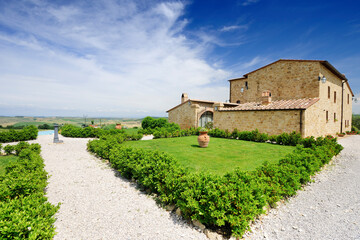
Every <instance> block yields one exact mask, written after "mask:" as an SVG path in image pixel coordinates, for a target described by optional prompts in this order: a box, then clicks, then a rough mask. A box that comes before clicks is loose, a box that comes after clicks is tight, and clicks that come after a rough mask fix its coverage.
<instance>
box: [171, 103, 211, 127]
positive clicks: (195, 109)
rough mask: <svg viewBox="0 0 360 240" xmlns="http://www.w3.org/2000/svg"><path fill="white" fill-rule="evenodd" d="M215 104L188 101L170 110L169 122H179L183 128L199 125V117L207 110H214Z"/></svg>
mask: <svg viewBox="0 0 360 240" xmlns="http://www.w3.org/2000/svg"><path fill="white" fill-rule="evenodd" d="M212 106H213V104H211V103H202V102H196V101H194V102H192V101H191V102H190V104H189V102H186V103H184V104H182V105H180V106H178V107H177V108H174V109H173V110H171V111H169V113H168V117H169V122H171V123H177V124H179V125H180V128H181V129H186V128H190V127H198V125H199V119H200V117H201V115H202V114H203V113H204V112H205V111H211V112H212V111H213V107H212Z"/></svg>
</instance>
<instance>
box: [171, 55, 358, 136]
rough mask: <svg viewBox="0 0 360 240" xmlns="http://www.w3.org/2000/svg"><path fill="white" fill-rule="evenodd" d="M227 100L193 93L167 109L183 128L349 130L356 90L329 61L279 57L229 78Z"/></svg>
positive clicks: (308, 132)
mask: <svg viewBox="0 0 360 240" xmlns="http://www.w3.org/2000/svg"><path fill="white" fill-rule="evenodd" d="M228 81H229V83H230V94H229V97H230V99H229V102H212V101H203V100H195V99H189V98H188V95H187V94H186V93H183V94H182V96H181V103H180V104H179V105H177V106H175V107H173V108H171V109H170V110H168V111H167V112H168V116H169V121H170V122H174V123H177V124H179V125H180V127H181V128H190V127H199V126H201V127H203V126H205V124H206V123H207V122H213V126H214V127H217V128H220V129H224V130H225V129H228V130H229V131H233V130H234V129H235V128H237V129H238V130H239V131H251V130H254V129H256V128H257V129H259V131H260V132H265V133H268V134H270V135H273V134H274V135H275V134H281V133H282V132H288V133H290V132H293V131H296V132H298V133H301V135H302V137H307V136H315V137H318V136H325V135H335V134H336V133H341V132H345V131H350V130H351V118H352V99H353V97H354V94H353V92H352V90H351V88H350V85H349V82H348V79H347V78H346V77H345V75H344V74H342V73H340V72H339V71H338V70H337V69H336V68H335V67H334V66H332V65H331V64H330V63H329V62H328V61H320V60H286V59H280V60H278V61H276V62H273V63H270V64H268V65H266V66H264V67H261V68H259V69H256V70H254V71H252V72H249V73H247V74H245V75H243V77H240V78H235V79H230V80H228Z"/></svg>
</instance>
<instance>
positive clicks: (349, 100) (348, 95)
mask: <svg viewBox="0 0 360 240" xmlns="http://www.w3.org/2000/svg"><path fill="white" fill-rule="evenodd" d="M349 103H350V95H349V94H348V104H349Z"/></svg>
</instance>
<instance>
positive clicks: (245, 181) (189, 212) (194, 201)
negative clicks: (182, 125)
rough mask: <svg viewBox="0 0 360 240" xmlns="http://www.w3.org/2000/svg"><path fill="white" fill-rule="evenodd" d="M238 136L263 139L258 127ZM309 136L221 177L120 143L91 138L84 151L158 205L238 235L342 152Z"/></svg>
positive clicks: (291, 137) (332, 142)
mask: <svg viewBox="0 0 360 240" xmlns="http://www.w3.org/2000/svg"><path fill="white" fill-rule="evenodd" d="M213 133H214V134H219V135H221V136H225V137H229V138H231V137H234V136H236V135H237V136H238V137H239V134H240V133H237V132H235V133H233V134H232V133H229V132H226V131H219V130H216V129H214V132H213ZM242 134H243V137H246V138H247V139H252V141H254V140H255V141H264V139H267V137H265V136H262V135H261V134H260V133H259V132H258V131H257V130H255V131H252V132H246V133H242ZM279 139H280V141H281V143H282V144H285V143H286V144H295V143H298V142H301V141H300V139H299V138H298V135H297V134H296V133H293V134H287V135H283V136H281V137H280V138H279ZM309 139H311V140H307V141H304V142H305V143H306V144H308V145H309V147H307V148H305V147H304V146H302V145H298V146H297V148H296V150H295V151H294V152H293V153H291V154H289V155H287V156H286V157H284V158H283V159H282V160H280V161H279V163H276V164H269V163H265V164H264V165H262V166H261V167H259V168H258V169H256V170H254V171H248V172H244V171H241V170H235V171H234V172H232V173H228V174H226V175H225V176H216V175H211V174H207V173H195V174H193V173H189V172H188V171H187V170H185V169H184V168H182V167H180V166H179V165H178V163H177V162H176V160H175V159H174V158H172V157H171V156H170V155H168V154H166V153H161V152H158V151H151V150H143V149H135V148H131V147H126V146H122V145H121V144H118V143H116V141H114V140H113V139H104V138H103V139H101V140H94V141H90V142H89V143H88V149H89V151H92V152H94V153H95V154H96V155H98V156H100V157H102V158H106V159H109V161H110V162H111V164H112V166H113V168H115V169H117V170H118V171H119V172H120V173H121V174H122V176H124V177H126V178H129V179H131V178H133V179H135V180H136V181H137V183H138V184H139V185H140V186H142V187H143V188H145V189H149V190H150V191H151V192H154V193H157V194H158V196H159V198H160V200H161V201H162V202H163V203H165V204H176V205H177V206H178V207H179V208H180V209H181V210H182V212H183V215H184V217H186V218H188V219H197V220H199V221H200V222H202V223H203V224H205V225H206V226H207V227H210V228H221V229H222V230H223V231H225V232H227V233H228V234H229V235H230V234H233V235H234V236H237V237H241V236H242V235H243V233H244V231H245V230H247V229H248V227H249V224H250V222H251V221H252V220H254V219H255V218H256V217H257V216H258V215H260V214H262V213H263V212H264V210H263V208H264V207H265V206H267V205H270V206H274V205H276V202H277V201H279V200H280V199H283V198H287V197H289V196H293V195H295V194H296V191H297V190H299V189H300V188H301V186H302V185H303V184H306V183H307V182H309V181H310V177H311V176H312V175H314V173H316V172H317V171H319V170H320V168H321V167H322V166H323V165H324V164H326V163H328V162H329V161H330V160H331V158H332V157H333V156H334V155H337V154H338V153H339V152H340V151H341V150H342V146H341V145H339V144H338V143H337V142H336V139H334V138H328V137H326V138H317V139H313V138H309ZM109 152H110V154H109Z"/></svg>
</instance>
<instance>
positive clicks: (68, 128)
mask: <svg viewBox="0 0 360 240" xmlns="http://www.w3.org/2000/svg"><path fill="white" fill-rule="evenodd" d="M61 135H63V136H64V137H74V138H101V137H105V136H107V135H121V137H123V138H124V139H125V140H126V141H132V140H140V139H141V138H142V137H143V135H142V134H141V133H133V134H126V133H125V130H120V129H111V128H110V129H108V130H106V129H101V128H93V127H85V128H82V127H77V126H74V125H70V124H65V125H64V126H63V127H62V128H61Z"/></svg>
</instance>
